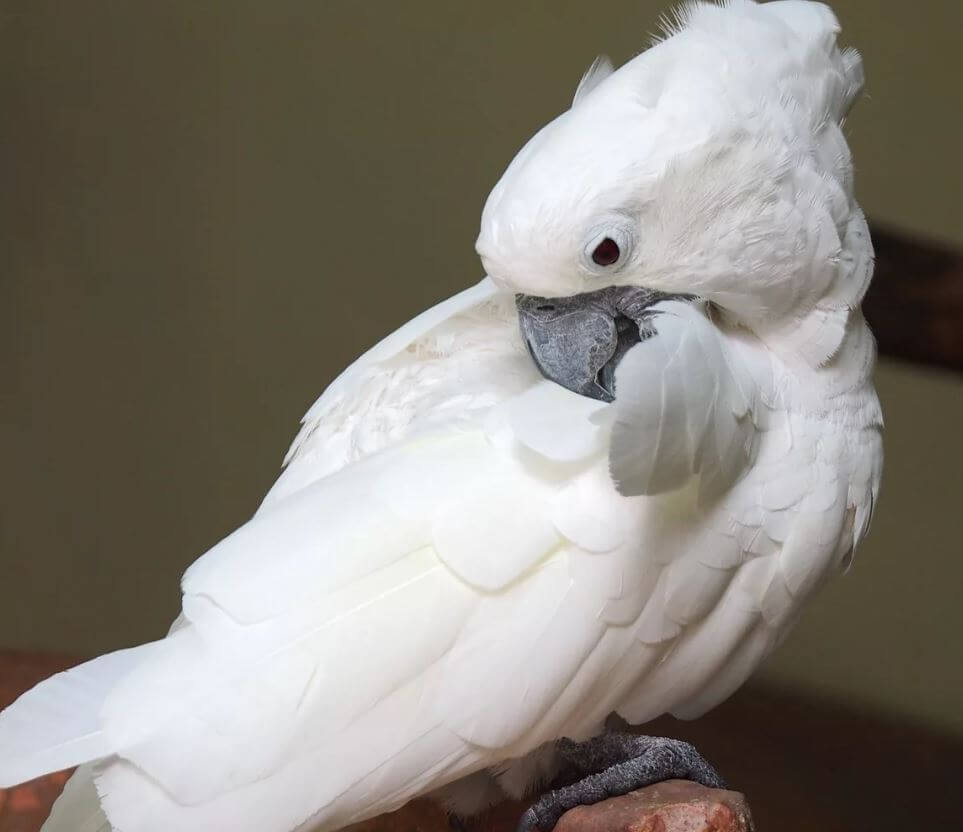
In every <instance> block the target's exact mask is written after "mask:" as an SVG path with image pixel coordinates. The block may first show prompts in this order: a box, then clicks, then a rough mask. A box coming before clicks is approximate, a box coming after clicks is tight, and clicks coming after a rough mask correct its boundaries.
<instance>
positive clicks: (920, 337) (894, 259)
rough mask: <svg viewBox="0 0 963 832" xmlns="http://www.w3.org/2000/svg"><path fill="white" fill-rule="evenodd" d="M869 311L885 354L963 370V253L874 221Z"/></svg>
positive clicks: (882, 351) (866, 300) (865, 306)
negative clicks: (874, 260)
mask: <svg viewBox="0 0 963 832" xmlns="http://www.w3.org/2000/svg"><path fill="white" fill-rule="evenodd" d="M872 236H873V244H874V245H875V247H876V273H875V276H874V277H873V283H872V285H871V286H870V289H869V292H868V293H867V295H866V298H865V300H864V301H863V310H864V312H865V313H866V318H867V320H868V321H869V323H870V326H871V327H872V328H873V333H874V334H875V335H876V339H877V341H878V343H879V351H880V354H881V355H884V356H888V357H890V358H900V359H905V360H908V361H916V362H918V363H921V364H929V365H935V366H939V367H946V368H948V369H951V370H957V371H963V252H960V251H958V250H955V249H953V248H952V247H950V246H948V245H945V244H941V243H935V242H932V241H930V240H926V239H923V238H920V237H916V236H912V235H909V234H907V233H905V232H901V231H895V230H892V229H889V228H884V227H881V226H879V225H876V224H874V225H873V226H872Z"/></svg>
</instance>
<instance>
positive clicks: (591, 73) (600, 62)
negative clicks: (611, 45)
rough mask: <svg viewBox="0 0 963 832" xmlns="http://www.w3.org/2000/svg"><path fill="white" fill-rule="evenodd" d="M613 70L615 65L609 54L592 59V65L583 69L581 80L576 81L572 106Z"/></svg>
mask: <svg viewBox="0 0 963 832" xmlns="http://www.w3.org/2000/svg"><path fill="white" fill-rule="evenodd" d="M613 72H615V67H613V66H612V61H611V60H610V59H609V56H608V55H599V56H598V57H597V58H596V59H595V60H594V61H592V65H591V66H590V67H589V68H588V69H587V70H585V74H584V75H583V76H582V80H581V81H579V82H578V86H577V87H576V88H575V97H574V98H573V99H572V106H573V107H574V106H575V105H576V104H578V103H579V101H582V100H583V99H584V98H585V97H586V96H587V95H588V94H589V93H590V92H592V90H594V89H595V88H596V87H597V86H598V85H599V84H601V83H602V82H603V81H604V80H605V79H606V78H608V77H609V76H610V75H611V74H612V73H613Z"/></svg>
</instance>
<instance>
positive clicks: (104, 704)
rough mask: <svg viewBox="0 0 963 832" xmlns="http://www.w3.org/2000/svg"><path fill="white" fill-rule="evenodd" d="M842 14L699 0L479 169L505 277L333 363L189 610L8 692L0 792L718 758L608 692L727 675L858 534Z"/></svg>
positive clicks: (659, 766)
mask: <svg viewBox="0 0 963 832" xmlns="http://www.w3.org/2000/svg"><path fill="white" fill-rule="evenodd" d="M837 32H838V25H837V22H836V19H835V18H834V16H833V14H832V12H831V11H830V10H829V9H828V8H827V7H825V6H823V5H820V4H817V3H809V2H797V1H796V0H790V1H789V2H774V3H769V4H765V5H756V4H754V3H751V2H747V1H746V0H733V2H729V3H727V4H725V5H723V6H714V5H706V4H696V5H693V6H688V7H686V9H685V10H684V12H683V13H682V14H681V15H680V17H679V20H678V21H677V22H676V23H675V24H673V25H672V26H671V27H670V31H669V32H668V33H667V36H666V37H665V38H664V39H663V40H662V41H661V42H659V43H658V44H656V45H655V46H654V47H653V48H651V49H649V50H648V51H646V52H644V53H643V54H641V55H639V56H638V57H636V58H634V59H633V60H631V61H629V62H628V63H627V64H625V65H624V66H623V67H621V68H620V69H618V70H613V68H612V67H611V65H610V64H609V63H608V62H607V61H599V62H596V64H594V65H593V67H592V68H591V69H590V71H589V72H588V73H587V74H586V76H585V77H584V79H583V80H582V82H581V84H580V85H579V87H578V90H577V92H576V94H575V100H574V102H573V105H572V107H571V109H570V110H568V111H567V112H565V113H563V114H562V115H560V116H559V117H558V118H556V119H555V120H554V121H552V122H551V123H550V124H548V125H547V126H546V127H544V128H543V129H542V130H541V131H539V132H538V133H537V134H536V135H535V137H534V138H532V139H531V141H529V142H528V144H527V145H526V146H525V147H524V148H523V149H522V150H521V152H520V153H519V154H518V156H517V157H516V158H515V159H514V160H513V161H512V163H511V164H510V165H509V167H508V169H507V170H506V172H505V173H504V175H503V177H502V179H501V180H500V181H499V182H498V184H497V185H496V187H495V188H494V190H493V191H492V193H491V195H490V197H489V199H488V202H487V204H486V206H485V209H484V213H483V215H482V222H481V233H480V235H479V238H478V244H477V248H478V252H479V254H480V256H481V258H482V261H483V263H484V266H485V269H486V271H487V273H488V277H486V278H485V279H484V280H483V281H482V282H481V283H479V284H478V285H476V286H474V287H472V288H470V289H468V290H466V291H464V292H462V293H461V294H459V295H456V296H455V297H453V298H451V299H449V300H447V301H445V302H443V303H441V304H440V305H438V306H436V307H434V308H433V309H430V310H428V311H427V312H425V313H424V314H422V315H420V316H419V317H417V318H415V319H414V320H412V321H411V322H409V323H408V324H406V325H405V326H403V327H402V328H401V329H399V330H398V331H397V332H395V333H394V334H392V335H390V336H389V337H388V338H387V339H385V340H384V341H382V342H381V343H379V344H378V345H377V346H375V347H374V348H373V349H371V350H370V351H369V352H368V353H366V354H365V355H363V356H362V357H361V358H360V359H358V361H357V362H355V363H354V364H353V365H351V366H350V367H349V368H348V369H347V370H346V371H345V372H344V373H343V374H342V375H341V376H340V377H339V378H338V379H337V380H335V381H334V383H333V384H332V385H331V386H330V387H329V388H328V389H327V390H326V391H325V392H324V394H323V395H322V396H321V398H320V399H319V400H318V402H317V403H316V404H315V405H314V406H313V407H312V408H311V410H310V411H309V412H308V414H307V416H306V417H305V419H304V423H303V428H302V430H301V432H300V434H299V436H298V437H297V439H296V440H295V442H294V445H293V447H292V449H291V451H290V453H289V456H288V459H287V467H286V469H285V471H284V473H283V474H282V475H281V477H280V479H279V480H278V481H277V483H276V484H275V486H274V487H273V488H272V489H271V491H270V492H269V493H268V495H267V497H266V498H265V500H264V503H263V505H262V506H261V507H260V508H259V510H258V511H257V513H256V514H255V515H254V517H253V518H252V519H251V520H250V521H249V522H248V523H247V524H245V525H244V526H242V527H241V528H240V529H238V530H237V531H236V532H234V533H233V534H232V535H230V536H229V537H227V538H226V539H225V540H223V541H221V542H220V543H219V544H218V545H216V546H215V547H214V548H213V549H211V550H210V551H209V552H207V553H206V554H205V555H204V556H203V557H201V558H200V559H199V560H198V561H197V562H196V563H194V564H193V565H192V566H191V567H190V569H188V571H187V573H186V574H185V576H184V579H183V614H182V615H181V617H180V618H179V619H178V621H177V622H176V623H175V625H174V626H173V628H172V629H171V632H170V633H169V635H168V636H167V637H166V638H163V639H161V640H159V641H156V642H153V643H151V644H146V645H142V646H140V647H135V648H133V649H128V650H121V651H119V652H116V653H111V654H109V655H105V656H101V657H100V658H97V659H94V660H93V661H90V662H88V663H86V664H84V665H81V666H80V667H78V668H76V669H74V670H71V671H68V672H67V673H63V674H60V675H58V676H55V677H53V678H52V679H49V680H48V681H46V682H43V683H41V684H40V685H38V686H37V687H36V688H34V689H33V690H32V691H30V692H28V693H27V694H25V695H24V696H23V697H21V698H20V699H19V700H18V701H17V702H16V703H15V704H14V705H12V706H11V707H10V708H9V709H7V710H6V711H5V712H4V713H3V714H2V716H0V785H10V784H14V783H19V782H21V781H24V780H27V779H29V778H32V777H35V776H37V775H40V774H43V773H45V772H49V771H53V770H57V769H62V768H65V767H68V766H75V765H80V766H81V768H80V769H79V770H78V772H77V774H76V775H75V776H74V777H73V778H72V779H71V780H70V782H69V783H68V785H67V788H66V790H65V793H64V795H63V796H62V797H61V799H60V801H59V802H58V804H57V805H56V806H55V808H54V812H53V815H52V816H51V819H50V820H49V821H48V825H47V827H46V828H47V829H48V830H71V832H76V830H82V832H94V831H95V830H101V829H108V828H113V829H115V830H119V832H200V830H204V831H205V832H207V831H208V830H231V831H232V832H291V830H304V831H305V832H307V830H332V829H336V828H338V827H341V826H343V825H345V824H348V823H350V822H352V821H356V820H360V819H363V818H366V817H370V816H373V815H375V814H378V813H381V812H385V811H387V810H390V809H394V808H396V807H398V806H400V805H401V804H403V803H405V802H406V801H408V800H409V799H411V798H413V797H415V796H417V795H423V794H432V795H434V796H436V797H438V798H439V799H441V800H444V801H445V802H446V803H447V805H449V806H450V807H451V808H452V810H453V811H455V812H457V813H459V814H462V815H467V814H470V813H471V812H473V811H476V810H478V809H480V808H482V807H484V806H485V805H487V804H489V803H490V802H492V801H493V800H495V799H497V797H498V796H499V795H503V794H509V795H515V796H518V795H521V794H524V793H526V791H528V790H530V789H531V788H532V785H533V784H534V783H538V782H544V781H547V780H549V779H550V778H551V777H552V776H553V775H554V774H555V773H556V772H557V771H558V770H559V766H560V765H561V764H562V763H565V764H568V765H571V766H574V767H575V769H576V771H577V773H578V774H580V775H584V777H583V779H581V780H576V782H575V783H574V784H573V785H571V786H568V787H566V788H562V789H558V790H556V791H554V792H550V793H548V794H547V795H546V796H544V797H542V798H541V799H539V800H538V802H536V803H535V804H534V806H533V807H532V808H531V809H530V810H529V811H528V812H527V813H526V815H525V817H524V818H523V821H522V825H523V826H524V827H528V828H531V827H534V826H537V827H540V828H542V829H548V828H550V827H551V826H552V825H553V824H554V822H555V820H556V819H557V817H558V816H559V815H560V813H561V812H562V811H563V810H564V809H565V808H567V807H568V806H571V805H573V804H576V803H586V802H592V801H593V800H598V799H601V798H602V797H604V796H606V795H608V794H614V793H619V792H624V791H627V790H629V789H631V788H634V787H636V786H638V785H642V784H644V783H646V782H652V781H653V780H657V779H660V778H663V777H667V776H688V777H692V778H694V779H699V780H702V781H703V782H706V783H714V782H718V778H717V775H716V774H715V772H714V771H713V770H712V769H711V767H710V766H708V764H706V763H705V762H704V761H703V760H702V759H701V758H700V757H699V756H698V754H697V753H696V752H695V751H694V749H692V748H691V747H689V746H686V745H684V744H681V743H675V742H673V741H672V740H667V739H651V738H644V737H641V738H634V739H633V738H629V737H627V736H626V735H618V734H615V735H606V734H604V733H603V723H604V721H605V719H606V717H607V716H608V715H609V714H611V713H612V712H615V713H617V714H619V715H621V716H622V717H623V718H624V719H626V720H628V721H630V722H633V723H644V722H646V721H647V720H649V719H652V718H653V717H656V716H658V715H660V714H663V713H665V712H671V713H674V714H676V715H678V716H681V717H695V716H698V715H699V714H701V713H703V712H704V711H706V710H707V709H709V708H711V707H713V706H714V705H715V704H716V703H718V702H720V701H721V700H722V699H724V698H725V697H727V696H728V695H729V694H730V693H732V692H733V691H734V690H735V689H736V688H737V687H738V686H739V685H740V684H741V683H742V682H743V681H744V680H745V679H746V677H747V676H748V675H749V674H750V672H751V671H752V670H753V669H754V668H755V667H756V666H757V665H758V663H759V662H760V660H762V658H763V657H764V656H765V655H766V654H767V653H768V652H769V651H770V650H771V649H772V648H773V646H774V645H775V644H777V643H778V641H779V640H780V638H781V637H782V636H783V635H784V634H785V632H786V630H787V628H788V627H789V626H790V625H791V624H792V623H793V621H794V620H795V619H796V617H797V616H798V614H799V611H800V607H801V605H802V604H803V603H804V602H805V601H806V599H807V598H809V597H810V596H811V594H812V593H813V591H814V590H815V589H816V588H817V587H818V586H819V585H820V584H821V583H822V582H823V581H824V579H825V578H826V577H827V576H829V575H830V574H832V573H834V572H836V571H838V570H839V569H840V568H841V567H843V566H845V565H846V564H847V563H848V561H849V559H850V558H851V556H852V553H853V550H854V547H855V546H856V545H857V544H858V543H859V541H860V539H861V538H862V537H863V535H864V534H865V532H866V529H867V526H868V523H869V520H870V516H871V514H872V508H873V503H874V499H875V496H876V492H877V488H878V483H879V476H880V468H881V459H882V456H881V438H880V431H881V416H880V408H879V403H878V400H877V397H876V394H875V392H874V390H873V386H872V381H871V377H870V376H871V371H872V367H873V362H874V342H873V339H872V336H871V335H870V332H869V330H868V329H867V326H866V323H865V321H864V319H863V316H862V314H861V313H860V300H861V298H862V296H863V293H864V292H865V290H866V287H867V284H868V282H869V279H870V276H871V273H872V260H873V257H872V248H871V244H870V239H869V234H868V232H867V226H866V222H865V220H864V218H863V214H862V213H861V211H860V209H859V207H858V206H857V204H856V202H855V201H854V198H853V185H852V167H851V162H850V155H849V151H848V149H847V145H846V141H845V139H844V138H843V133H842V131H841V129H840V125H841V123H842V119H843V117H844V115H845V114H846V111H847V110H848V108H849V106H850V104H851V102H852V101H853V98H854V97H855V95H856V94H857V92H858V91H859V89H860V86H861V82H862V75H861V69H860V60H859V56H858V55H857V54H856V53H855V52H852V51H840V50H839V49H838V48H837V46H836V34H837ZM593 738H594V739H593ZM560 760H561V761H562V762H561V763H560ZM108 823H109V826H108Z"/></svg>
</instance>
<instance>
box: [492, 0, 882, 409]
mask: <svg viewBox="0 0 963 832" xmlns="http://www.w3.org/2000/svg"><path fill="white" fill-rule="evenodd" d="M777 7H782V8H777ZM787 7H791V8H787ZM837 30H838V27H837V25H836V21H835V18H834V17H833V15H832V13H831V12H830V11H829V10H828V9H826V8H825V7H822V6H819V5H817V4H781V3H780V4H772V6H770V5H768V4H767V5H764V6H757V5H755V4H753V3H749V2H733V3H730V4H728V5H726V6H710V5H706V4H699V5H695V6H692V7H689V8H688V10H687V11H686V12H685V13H684V16H683V17H682V19H680V20H679V21H678V22H677V24H676V25H675V27H674V29H673V30H672V31H671V32H670V33H669V37H667V38H666V39H665V40H663V41H662V42H660V43H659V44H657V45H656V46H655V47H653V48H652V49H650V50H648V51H647V52H644V53H642V54H641V55H639V56H638V57H637V58H635V59H633V60H632V61H630V62H629V63H627V64H625V65H624V66H623V67H621V68H620V69H619V70H617V71H614V70H613V69H612V67H611V65H610V64H608V62H607V61H604V62H596V64H594V65H593V67H592V68H591V69H590V70H589V72H588V73H587V74H586V76H585V78H583V81H582V83H581V84H580V85H579V89H578V91H577V92H576V95H575V100H574V102H573V105H572V107H571V109H570V110H568V111H566V112H565V113H563V114H562V115H560V116H559V117H558V118H556V119H555V120H554V121H552V122H551V123H549V124H548V125H546V126H545V127H544V128H542V130H540V131H539V132H538V133H537V134H536V135H535V136H534V137H533V138H532V139H531V140H530V141H529V142H528V143H527V144H526V145H525V147H524V148H522V150H521V151H520V152H519V153H518V155H517V156H516V157H515V159H514V160H513V161H512V162H511V164H510V165H509V166H508V169H507V170H506V171H505V173H504V174H503V176H502V178H501V180H500V181H499V182H498V184H497V185H496V186H495V188H494V189H493V190H492V192H491V194H490V196H489V198H488V201H487V203H486V205H485V208H484V211H483V214H482V222H481V232H480V234H479V237H478V241H477V245H476V247H477V250H478V253H479V255H480V256H481V258H482V262H483V264H484V266H485V269H486V271H487V272H488V274H489V275H490V276H491V277H492V279H493V280H494V281H495V283H496V284H498V285H499V286H500V287H502V288H504V289H506V290H508V291H512V292H514V293H516V294H517V295H519V296H520V297H519V309H520V313H521V322H522V329H523V332H524V333H525V335H526V338H527V340H528V342H529V345H530V347H531V348H532V351H533V355H534V356H535V359H536V361H538V362H539V363H540V364H541V365H542V368H543V371H546V370H547V366H546V365H547V364H549V363H551V361H552V360H554V359H552V357H551V356H548V355H547V353H549V352H552V351H554V352H555V353H559V352H560V350H564V349H568V347H563V346H560V344H559V343H557V341H558V337H557V336H558V333H559V332H560V331H561V330H560V329H559V328H558V320H560V319H561V318H564V319H565V320H566V321H568V322H569V324H572V322H573V321H574V322H575V324H577V326H578V327H580V328H581V331H582V336H581V337H583V338H587V339H588V341H589V342H591V344H592V345H593V349H594V350H595V352H597V353H598V352H599V351H601V353H604V352H605V351H606V350H607V349H611V351H612V352H613V353H617V352H618V351H619V348H618V345H619V343H620V340H619V335H618V330H619V318H620V317H621V318H624V317H625V316H626V315H628V316H629V317H631V313H630V311H627V309H626V308H624V307H626V305H627V304H628V305H630V306H632V305H634V307H633V308H634V311H635V312H639V311H640V304H642V303H643V302H644V304H645V305H651V304H652V303H655V302H657V301H658V300H660V299H662V298H664V297H665V296H666V295H670V296H679V295H685V296H691V297H698V298H700V299H702V300H704V301H706V302H708V303H711V304H712V305H713V307H715V308H716V309H718V310H719V314H720V316H721V317H723V318H725V319H727V320H728V321H729V322H731V323H732V324H734V325H738V326H742V327H745V328H747V329H749V330H751V331H753V332H754V333H755V334H756V335H757V336H759V337H760V338H761V339H763V340H765V341H767V342H768V341H769V340H773V339H775V341H778V340H779V337H781V336H778V335H775V334H774V333H788V334H786V335H785V339H784V340H785V341H786V344H787V345H789V344H791V342H792V340H793V338H792V336H791V332H793V331H795V330H798V329H799V328H800V327H801V326H802V325H803V324H802V322H803V321H804V320H805V319H806V318H807V316H809V315H810V313H811V312H812V311H813V310H814V309H816V308H825V306H826V304H827V303H830V302H832V303H834V304H836V306H837V307H838V308H839V309H841V310H843V311H842V313H841V321H838V322H836V324H834V325H833V326H834V327H835V329H840V328H845V318H846V315H847V314H848V311H849V310H850V309H851V308H852V307H853V306H858V303H859V299H860V298H861V295H862V291H863V289H864V288H865V282H866V279H868V275H867V276H866V278H865V279H863V278H860V277H859V276H857V278H854V279H853V280H852V281H851V283H852V284H853V285H850V286H846V285H842V286H841V285H840V283H841V282H842V283H845V281H846V279H847V275H846V274H843V272H844V271H845V267H846V264H847V263H850V262H851V261H853V260H856V259H859V255H860V253H861V252H860V251H852V250H851V249H853V248H857V249H858V248H859V247H863V248H866V247H868V246H869V241H868V236H866V238H865V239H859V238H858V235H855V236H853V235H849V231H851V230H852V227H853V225H854V223H855V224H856V225H858V226H859V228H860V229H865V225H864V224H863V221H862V215H861V214H860V212H859V209H858V207H857V206H856V204H855V202H854V200H853V195H852V184H851V162H850V156H849V152H848V149H847V146H846V142H845V140H844V138H843V136H842V133H841V130H840V123H841V119H842V117H843V115H844V114H845V112H846V110H847V109H848V107H849V104H850V102H851V100H852V98H853V97H854V96H855V94H856V92H857V91H858V89H859V86H860V83H861V75H860V68H859V58H858V55H856V53H854V52H841V51H840V50H838V49H837V48H836V46H835V34H836V31H837ZM847 235H849V238H848V236H847ZM864 259H866V258H864ZM869 259H870V260H871V255H870V257H869ZM857 284H858V285H857ZM640 293H644V294H640ZM562 298H564V299H565V300H564V302H563V301H561V300H560V299H562ZM583 298H584V299H585V303H586V304H587V305H588V306H589V307H590V308H589V309H588V310H587V311H585V310H581V311H580V304H581V303H582V301H581V300H580V299H583ZM640 298H641V299H642V300H640ZM827 298H828V299H829V300H828V301H827ZM600 303H601V304H602V306H605V307H606V308H607V309H608V310H609V311H610V312H611V313H612V315H613V316H614V319H615V320H614V321H613V320H609V321H607V320H605V317H606V316H605V315H604V314H602V313H601V312H600V311H599V304H600ZM553 307H554V308H553ZM573 316H574V317H573ZM636 323H637V324H639V325H640V326H642V329H643V331H642V333H641V337H645V334H646V333H645V331H644V330H645V325H644V324H643V323H642V322H641V321H639V320H636ZM623 328H624V327H623ZM810 329H811V327H810ZM603 330H604V331H603ZM569 335H570V333H569ZM837 335H838V337H837ZM805 337H806V338H809V339H812V338H813V337H816V338H817V340H819V341H821V343H819V344H816V345H815V346H814V347H813V348H812V349H810V350H809V352H810V353H811V354H810V355H808V356H807V358H811V359H812V361H813V362H815V363H819V362H820V361H824V360H826V359H827V356H828V355H831V354H832V352H833V351H834V350H835V349H837V348H838V345H839V342H840V340H841V338H842V335H841V334H840V333H836V332H835V331H834V332H832V333H824V334H823V335H822V336H818V335H817V336H813V335H812V334H811V333H810V334H807V335H806V336H805ZM541 340H544V341H546V343H545V344H541V343H540V341H541ZM571 340H572V339H571V337H569V338H568V342H569V347H570V346H571V343H570V342H571ZM552 341H554V342H556V343H554V344H550V343H548V342H552ZM823 342H824V343H823ZM810 346H811V347H812V346H813V345H810ZM791 348H795V347H791ZM787 349H790V347H789V346H787ZM802 350H803V352H806V350H807V347H806V345H802ZM541 351H546V355H545V356H543V355H540V354H539V353H540V352H541ZM556 358H558V360H562V359H561V358H560V357H559V356H556ZM596 363H597V362H596ZM600 369H601V368H600V367H594V366H593V367H590V368H589V369H588V370H584V369H583V370H580V371H579V373H578V375H579V378H578V379H574V380H573V381H572V383H568V382H567V381H566V380H564V379H559V378H556V380H559V381H560V383H563V384H565V386H569V387H571V388H572V389H578V387H579V385H581V386H582V387H583V388H584V389H579V392H586V393H588V394H589V395H598V391H596V392H595V393H593V392H592V383H593V381H592V380H590V379H589V377H588V376H591V375H592V374H593V373H595V374H596V375H597V373H598V372H599V370H600ZM586 373H588V375H586ZM546 374H547V375H551V374H550V373H549V372H546ZM551 377H555V376H551ZM593 378H594V377H593ZM597 380H598V379H597V378H594V381H597ZM602 387H603V388H604V387H605V385H604V384H603V385H602ZM605 393H607V394H608V395H605ZM611 393H612V390H603V394H602V395H599V396H598V397H600V398H608V397H610V396H611Z"/></svg>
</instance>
